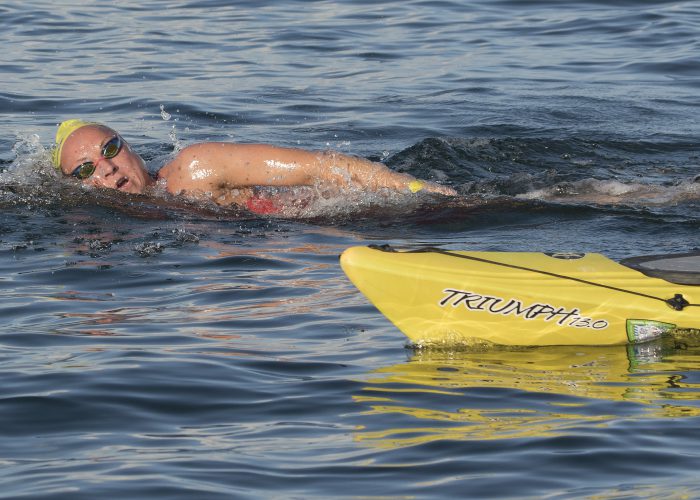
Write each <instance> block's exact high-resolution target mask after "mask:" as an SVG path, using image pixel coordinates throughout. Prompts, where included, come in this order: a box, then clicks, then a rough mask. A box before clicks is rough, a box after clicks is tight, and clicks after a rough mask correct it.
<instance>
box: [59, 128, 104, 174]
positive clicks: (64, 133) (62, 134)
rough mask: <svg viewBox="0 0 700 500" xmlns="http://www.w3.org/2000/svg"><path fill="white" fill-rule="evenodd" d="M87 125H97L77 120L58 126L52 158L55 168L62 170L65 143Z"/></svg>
mask: <svg viewBox="0 0 700 500" xmlns="http://www.w3.org/2000/svg"><path fill="white" fill-rule="evenodd" d="M85 125H97V124H96V123H94V122H86V121H83V120H80V119H77V118H74V119H72V120H66V121H64V122H63V123H61V124H60V125H59V126H58V130H57V131H56V145H55V146H54V147H53V151H52V152H51V157H52V159H53V166H54V167H56V168H57V169H60V168H61V151H63V143H64V142H66V139H68V136H69V135H71V134H72V133H73V132H75V131H76V130H78V129H79V128H81V127H84V126H85Z"/></svg>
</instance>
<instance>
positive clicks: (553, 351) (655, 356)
mask: <svg viewBox="0 0 700 500" xmlns="http://www.w3.org/2000/svg"><path fill="white" fill-rule="evenodd" d="M660 342H662V341H656V342H650V343H647V344H644V345H629V346H607V347H592V346H589V347H578V346H577V347H571V346H547V347H537V348H516V349H513V348H508V350H506V349H505V348H500V349H495V348H489V349H482V350H479V351H477V352H469V351H464V350H462V351H455V350H452V351H449V350H426V351H416V352H415V353H414V354H413V356H412V357H411V359H410V360H409V361H408V362H406V363H400V364H397V365H394V366H387V367H383V368H379V369H377V370H375V371H374V372H372V374H371V376H370V377H369V378H368V379H367V380H366V384H365V386H364V387H363V389H362V391H361V393H360V394H357V395H355V396H354V397H353V399H354V401H355V402H356V403H358V404H360V405H363V406H365V407H367V410H366V411H364V412H363V413H362V414H363V415H364V416H365V417H366V421H365V422H363V425H362V427H361V428H359V429H358V432H357V433H356V435H355V438H356V439H357V440H358V441H363V442H365V443H368V444H371V445H373V446H379V447H386V448H397V447H403V446H413V445H417V444H422V443H426V442H430V441H436V440H444V439H452V440H480V441H483V440H486V439H508V438H523V437H542V436H553V435H560V434H563V433H566V432H568V431H569V429H571V428H580V427H581V426H582V425H591V424H592V425H606V424H607V423H609V422H613V421H616V420H619V418H620V417H624V418H635V419H641V418H652V419H659V418H674V419H677V418H684V417H698V416H700V405H698V400H699V399H700V393H698V391H697V384H695V383H693V382H692V380H685V377H684V376H682V375H681V374H682V373H687V372H689V371H690V372H696V371H697V370H698V369H700V349H698V348H697V347H695V348H689V349H687V350H675V349H673V347H669V346H668V345H666V346H664V345H662V344H661V343H660ZM499 390H500V391H502V392H500V393H499V392H498V391H499ZM535 394H537V395H538V396H537V397H530V396H532V395H535ZM612 403H616V404H612ZM617 403H620V404H617ZM372 416H385V417H386V418H379V419H372V418H371V417H372ZM399 416H401V417H405V418H399Z"/></svg>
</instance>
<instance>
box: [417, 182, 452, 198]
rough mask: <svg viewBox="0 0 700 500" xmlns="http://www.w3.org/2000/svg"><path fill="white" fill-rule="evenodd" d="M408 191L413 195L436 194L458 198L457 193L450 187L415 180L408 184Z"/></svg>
mask: <svg viewBox="0 0 700 500" xmlns="http://www.w3.org/2000/svg"><path fill="white" fill-rule="evenodd" d="M408 190H409V191H410V192H411V193H434V194H441V195H443V196H457V191H455V190H454V189H453V188H451V187H449V186H443V185H442V184H437V183H435V182H428V181H421V180H418V179H414V180H412V181H410V182H409V183H408Z"/></svg>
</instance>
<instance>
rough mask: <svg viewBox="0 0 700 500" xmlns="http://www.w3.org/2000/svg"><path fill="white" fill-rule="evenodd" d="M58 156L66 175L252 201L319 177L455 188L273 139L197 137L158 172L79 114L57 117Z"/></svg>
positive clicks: (322, 181) (343, 183)
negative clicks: (264, 189)
mask: <svg viewBox="0 0 700 500" xmlns="http://www.w3.org/2000/svg"><path fill="white" fill-rule="evenodd" d="M52 159H53V164H54V166H55V167H56V169H57V170H60V171H61V172H62V173H63V174H64V175H66V176H73V177H76V178H78V179H80V181H81V182H82V183H83V184H87V185H92V186H95V187H98V188H109V189H116V190H118V191H122V192H125V193H134V194H141V193H144V192H145V190H146V189H147V188H149V187H150V186H153V185H155V183H156V182H160V183H163V184H164V185H165V189H166V190H167V191H168V192H169V193H171V194H174V195H180V196H186V197H188V198H194V199H206V198H208V199H211V200H212V201H214V202H216V203H219V204H226V205H230V204H234V203H235V204H237V205H241V206H246V207H248V208H251V198H252V197H253V196H254V195H253V190H252V188H254V187H256V186H311V185H320V186H324V187H326V186H328V187H334V188H336V189H339V190H342V189H344V188H349V187H352V186H356V187H359V188H361V189H364V190H369V191H380V190H383V189H388V190H392V191H394V192H399V193H402V192H403V193H407V194H410V193H417V192H419V191H422V192H428V193H437V194H441V195H446V196H454V195H456V192H455V191H454V190H453V189H452V188H450V187H447V186H442V185H440V184H436V183H433V182H428V181H422V180H418V179H416V178H415V177H413V176H411V175H408V174H403V173H399V172H394V171H392V170H390V169H389V168H388V167H386V166H385V165H384V164H382V163H375V162H371V161H369V160H365V159H363V158H357V157H354V156H348V155H343V154H340V153H333V152H312V151H306V150H302V149H293V148H284V147H277V146H271V145H267V144H235V143H228V142H207V143H200V144H193V145H191V146H188V147H186V148H184V149H183V150H181V151H180V152H179V153H178V154H177V156H175V158H174V159H173V160H172V161H170V162H169V163H167V164H166V165H165V166H163V167H162V168H161V169H160V170H159V171H158V173H157V174H156V175H155V177H154V176H151V175H150V174H149V173H148V171H147V170H146V168H145V163H144V161H143V159H142V158H141V157H140V156H139V155H138V154H137V153H136V152H134V150H133V149H132V148H131V146H130V145H129V143H127V142H126V141H125V140H124V138H123V137H122V136H121V135H120V134H119V133H118V132H116V131H115V130H113V129H111V128H109V127H107V126H105V125H102V124H99V123H92V122H85V121H82V120H76V119H73V120H67V121H64V122H63V123H61V124H60V125H59V127H58V131H57V133H56V145H55V147H54V149H53V152H52Z"/></svg>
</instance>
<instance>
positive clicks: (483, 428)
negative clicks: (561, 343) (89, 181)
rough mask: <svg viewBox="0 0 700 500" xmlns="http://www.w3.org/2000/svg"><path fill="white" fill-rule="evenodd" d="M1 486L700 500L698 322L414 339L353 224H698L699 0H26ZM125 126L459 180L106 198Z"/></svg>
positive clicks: (622, 244)
mask: <svg viewBox="0 0 700 500" xmlns="http://www.w3.org/2000/svg"><path fill="white" fill-rule="evenodd" d="M0 28H1V29H2V31H1V33H2V35H0V40H2V48H3V50H2V55H0V79H1V85H0V113H1V116H2V120H0V294H1V295H0V297H2V301H0V376H1V377H2V380H3V384H2V388H0V464H2V467H1V468H0V483H1V484H2V488H0V496H2V497H6V498H37V499H38V498H42V499H44V498H66V499H82V498H85V499H88V498H90V499H93V498H168V499H172V498H232V497H235V498H261V497H281V498H286V497H293V498H328V497H363V498H364V497H369V498H375V497H376V498H399V497H400V498H405V497H412V496H418V497H436V498H439V497H450V498H451V497H472V498H505V497H511V498H542V497H547V498H555V499H556V498H571V497H583V498H587V497H591V498H593V497H595V498H640V497H641V498H692V497H697V496H699V495H700V484H699V483H698V481H697V479H696V478H697V464H698V459H699V453H698V451H697V450H698V445H699V444H700V434H699V433H698V430H697V429H698V427H699V425H700V404H699V398H698V388H699V386H698V384H699V383H700V375H699V374H700V341H698V339H696V338H695V337H694V335H693V333H692V332H689V333H687V334H685V335H684V336H680V334H679V335H678V336H676V337H674V338H667V339H664V340H662V341H659V342H658V343H655V344H647V345H642V346H636V347H625V346H619V347H615V348H611V347H607V348H596V347H542V348H521V349H515V350H513V349H510V350H505V349H498V348H493V349H489V350H483V351H479V352H468V351H430V350H426V351H414V350H411V349H408V348H406V347H405V340H404V337H403V335H402V334H401V333H400V332H399V331H397V330H396V329H395V328H394V327H393V326H392V325H391V324H389V323H388V321H387V320H385V319H384V318H383V317H382V316H381V315H380V314H379V313H378V312H377V311H376V310H375V309H374V308H373V307H372V306H371V305H370V304H369V303H368V302H367V301H366V300H365V299H364V298H363V297H362V296H360V295H359V293H358V292H357V291H356V290H355V289H354V288H353V287H352V286H351V285H350V283H349V282H348V281H347V279H346V278H345V277H344V275H343V274H342V271H341V270H340V268H339V266H338V255H339V253H340V252H341V251H342V250H343V249H344V248H346V247H348V246H351V245H365V244H369V243H391V244H395V245H400V246H413V245H422V244H430V245H437V246H441V247H443V248H451V249H472V250H530V251H549V250H554V251H596V252H602V253H605V254H607V255H609V256H611V257H614V258H622V257H627V256H631V255H637V254H644V253H666V252H675V251H678V252H683V251H691V250H694V249H697V248H698V247H699V246H700V238H699V237H698V229H699V228H700V217H698V213H700V212H699V210H698V209H699V208H700V169H699V168H698V164H699V156H698V155H699V153H698V151H700V150H699V149H698V143H697V136H698V118H697V116H698V111H699V109H700V98H699V97H698V90H699V88H700V58H699V57H698V54H699V53H700V46H699V44H700V42H699V41H698V40H699V39H698V36H697V33H698V29H700V6H698V5H697V3H696V2H689V1H688V2H682V1H661V0H659V1H652V0H647V1H643V2H631V1H625V0H617V1H612V2H600V1H596V0H581V1H577V2H575V1H572V2H564V3H561V2H542V1H535V0H527V1H526V0H522V1H521V0H493V1H492V0H489V1H487V0H481V1H476V2H456V1H420V0H411V1H406V2H396V1H383V2H354V1H349V0H345V1H335V2H332V1H313V2H306V1H294V0H285V1H282V2H274V3H271V4H269V5H264V4H261V3H260V2H235V3H234V5H230V4H229V2H222V1H218V0H213V1H203V2H189V3H186V2H169V1H154V2H147V3H146V4H142V3H138V2H131V1H127V2H120V3H118V4H114V5H109V4H105V3H96V2H87V3H86V4H83V3H78V2H70V1H59V2H44V1H38V0H37V1H33V2H18V1H9V2H3V4H2V5H0ZM76 116H79V117H82V118H84V119H90V120H97V121H101V122H105V123H108V124H110V125H112V126H113V127H115V128H117V129H118V130H120V132H121V133H122V134H123V135H124V136H125V137H126V138H127V139H128V140H129V141H130V142H132V143H133V144H135V146H136V148H137V150H138V151H139V152H140V153H141V154H142V155H143V156H144V157H145V158H146V159H147V160H148V161H149V162H150V164H151V166H152V168H157V166H158V165H159V164H162V162H163V161H164V159H165V158H167V156H168V155H169V154H171V152H172V151H174V150H176V149H178V148H180V147H183V146H184V145H187V144H190V143H193V142H197V141H204V140H228V141H240V142H270V143H274V144H279V145H285V146H299V147H304V148H311V149H325V148H330V149H334V150H339V151H343V152H346V153H351V154H357V155H361V156H366V157H369V158H372V159H375V160H382V161H385V162H386V163H387V164H388V165H389V166H391V167H392V168H394V169H397V170H402V171H407V172H410V173H412V174H414V175H417V176H419V177H423V178H430V179H433V180H437V181H439V182H443V183H446V184H450V185H453V186H454V187H455V188H456V189H457V190H458V191H459V192H460V197H459V199H457V200H452V201H448V202H446V201H444V200H435V199H430V198H422V197H416V198H414V199H408V200H406V199H389V198H381V197H379V198H377V197H370V196H368V195H364V194H362V193H353V194H352V196H348V197H344V198H343V199H331V200H325V201H324V202H321V201H317V202H316V203H315V204H312V205H311V206H310V207H308V208H307V209H305V210H302V211H296V212H289V213H287V215H288V216H287V217H282V218H279V217H278V218H260V217H256V216H252V215H251V214H247V213H244V212H240V211H238V212H236V211H232V210H223V209H220V208H216V207H210V206H196V205H193V204H191V203H184V202H182V201H179V200H172V199H164V198H163V199H161V198H146V197H139V196H117V194H115V193H103V192H97V191H94V190H86V189H83V188H81V187H79V186H76V185H75V184H74V183H72V182H71V181H70V180H67V179H62V178H59V177H58V176H56V174H55V173H54V172H53V171H52V169H51V167H50V162H49V154H48V148H49V146H50V145H51V143H52V141H53V135H54V133H55V130H56V125H57V124H58V123H59V122H60V121H62V120H64V119H67V118H70V117H76Z"/></svg>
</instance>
